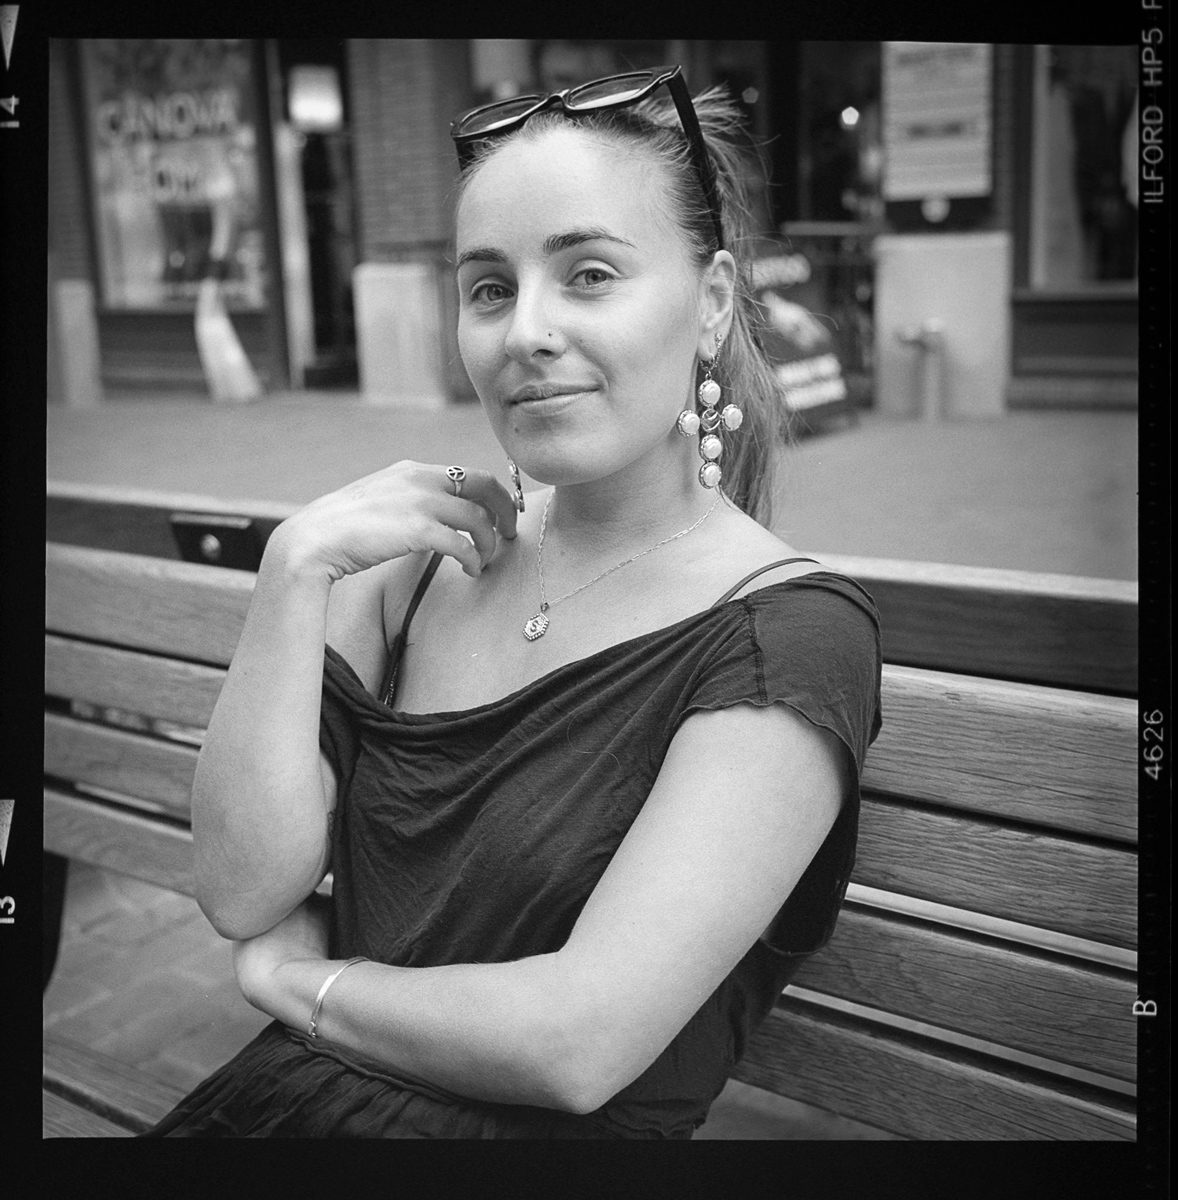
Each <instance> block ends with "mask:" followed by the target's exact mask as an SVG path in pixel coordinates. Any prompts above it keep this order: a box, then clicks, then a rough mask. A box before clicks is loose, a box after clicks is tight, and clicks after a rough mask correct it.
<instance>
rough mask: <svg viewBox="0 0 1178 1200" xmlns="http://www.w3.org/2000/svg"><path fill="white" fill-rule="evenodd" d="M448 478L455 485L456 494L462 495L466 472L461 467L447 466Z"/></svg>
mask: <svg viewBox="0 0 1178 1200" xmlns="http://www.w3.org/2000/svg"><path fill="white" fill-rule="evenodd" d="M446 478H447V479H448V480H449V481H450V482H451V483H452V484H453V485H454V495H455V496H461V495H462V483H463V480H465V479H466V472H465V471H464V470H463V469H462V468H461V467H447V468H446Z"/></svg>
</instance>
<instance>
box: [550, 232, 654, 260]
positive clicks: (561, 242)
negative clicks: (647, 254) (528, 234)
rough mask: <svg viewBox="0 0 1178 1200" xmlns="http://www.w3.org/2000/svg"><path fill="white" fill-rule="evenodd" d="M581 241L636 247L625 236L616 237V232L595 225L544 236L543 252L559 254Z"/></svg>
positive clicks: (632, 248)
mask: <svg viewBox="0 0 1178 1200" xmlns="http://www.w3.org/2000/svg"><path fill="white" fill-rule="evenodd" d="M582 242H616V243H617V244H618V245H619V246H629V247H630V249H631V250H634V249H636V247H635V245H634V243H633V242H628V241H627V240H626V239H625V238H622V237H618V236H617V234H613V233H610V232H609V231H608V230H606V229H601V228H599V227H597V226H589V227H588V228H586V229H570V230H569V231H568V233H554V234H553V235H552V236H551V237H547V238H545V239H544V253H545V254H559V253H560V251H561V250H570V249H572V248H573V247H574V246H579V245H580V244H581V243H582Z"/></svg>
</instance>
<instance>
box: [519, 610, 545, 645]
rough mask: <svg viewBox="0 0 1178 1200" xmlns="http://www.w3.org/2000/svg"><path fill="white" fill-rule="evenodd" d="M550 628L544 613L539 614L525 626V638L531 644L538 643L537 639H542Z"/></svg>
mask: <svg viewBox="0 0 1178 1200" xmlns="http://www.w3.org/2000/svg"><path fill="white" fill-rule="evenodd" d="M547 628H548V618H547V617H546V616H545V615H544V614H543V613H542V612H539V613H537V614H536V615H535V616H534V617H532V618H531V619H530V620H529V621H528V623H527V624H526V625H525V626H524V637H526V638H527V639H528V641H529V642H534V641H536V639H537V638H542V637H543V636H544V633H545V631H546V630H547Z"/></svg>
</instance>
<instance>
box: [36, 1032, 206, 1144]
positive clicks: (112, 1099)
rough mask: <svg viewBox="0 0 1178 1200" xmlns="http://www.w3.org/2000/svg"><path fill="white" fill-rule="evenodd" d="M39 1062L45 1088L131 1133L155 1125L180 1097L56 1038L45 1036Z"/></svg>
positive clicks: (158, 1082)
mask: <svg viewBox="0 0 1178 1200" xmlns="http://www.w3.org/2000/svg"><path fill="white" fill-rule="evenodd" d="M42 1063H43V1066H42V1082H43V1086H44V1090H45V1092H46V1093H48V1094H51V1095H55V1096H57V1097H60V1098H62V1099H65V1100H68V1101H69V1102H70V1103H71V1104H75V1105H78V1106H79V1107H81V1108H84V1109H87V1110H88V1111H90V1112H92V1113H96V1114H98V1115H99V1116H100V1117H104V1118H106V1119H108V1120H111V1121H114V1122H117V1123H118V1124H119V1125H122V1126H125V1127H126V1129H129V1130H131V1131H132V1132H134V1133H142V1132H143V1131H144V1130H145V1129H149V1128H150V1127H151V1126H152V1125H155V1124H156V1123H157V1122H158V1121H159V1120H160V1119H161V1118H162V1117H165V1116H166V1115H167V1114H168V1113H169V1112H171V1111H172V1109H173V1108H174V1107H175V1106H176V1104H177V1103H178V1102H179V1101H180V1100H182V1099H183V1098H184V1092H183V1090H182V1089H180V1088H178V1087H175V1086H174V1085H172V1084H170V1083H165V1082H163V1081H162V1080H159V1079H156V1078H154V1077H153V1076H151V1075H147V1074H145V1073H144V1072H143V1071H140V1070H138V1069H136V1068H135V1067H130V1066H127V1065H126V1064H124V1063H121V1062H118V1061H117V1060H115V1059H113V1058H110V1057H109V1056H107V1055H105V1054H99V1053H97V1052H96V1051H94V1050H89V1049H86V1048H85V1047H83V1046H78V1045H75V1044H74V1043H72V1042H66V1041H64V1040H63V1039H61V1038H46V1039H45V1041H44V1044H43V1052H42ZM124 1132H125V1130H124Z"/></svg>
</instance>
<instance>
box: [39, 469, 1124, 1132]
mask: <svg viewBox="0 0 1178 1200" xmlns="http://www.w3.org/2000/svg"><path fill="white" fill-rule="evenodd" d="M194 499H195V498H193V497H180V498H169V497H157V496H143V495H138V496H135V497H133V498H132V499H131V501H127V500H126V499H125V498H124V499H121V500H118V501H117V502H114V501H113V500H111V498H110V497H105V496H102V497H96V496H94V495H93V494H91V495H89V496H79V495H77V494H69V493H67V492H65V491H59V492H58V493H57V494H56V495H54V494H51V496H50V505H49V521H48V527H49V538H50V541H49V545H48V547H47V576H46V578H47V604H46V609H47V612H46V642H45V664H46V665H45V672H46V712H45V777H46V778H45V847H46V850H47V851H48V852H49V856H50V857H49V860H48V861H49V862H50V863H53V862H55V861H59V859H66V860H69V859H73V860H81V861H85V862H89V863H93V864H96V865H98V866H101V867H104V868H109V869H112V870H115V871H120V872H125V873H127V874H129V875H132V876H134V877H136V878H138V879H142V880H146V881H148V882H150V883H154V884H158V885H162V886H164V887H168V888H172V889H174V890H177V891H180V892H185V893H188V894H191V891H192V874H191V872H192V853H191V836H190V833H189V829H188V803H189V799H188V795H189V787H190V783H191V778H192V772H193V767H194V763H195V759H196V754H197V745H198V743H199V737H200V733H199V731H200V730H201V729H202V728H203V727H204V724H205V722H206V721H207V719H208V716H209V714H210V712H211V710H212V707H213V703H214V701H215V699H216V696H217V692H218V689H219V687H220V683H221V679H222V677H223V674H224V670H225V667H226V665H227V664H228V662H229V660H230V657H231V655H232V653H233V649H234V645H235V643H236V640H237V636H238V632H239V629H240V626H241V623H242V620H243V618H244V615H245V611H246V607H247V604H248V602H249V597H250V592H251V588H252V584H253V576H252V575H251V574H250V573H249V572H248V571H242V570H230V569H226V568H223V567H214V566H205V565H201V564H198V563H190V562H182V561H177V559H176V551H175V549H174V547H172V546H171V544H170V534H169V533H168V531H167V530H168V527H167V517H168V514H169V512H170V511H172V510H173V509H175V508H183V509H186V510H192V509H194V508H197V507H202V506H203V507H204V508H205V509H206V510H207V511H210V512H218V511H222V512H223V511H225V507H226V506H224V505H218V504H213V503H210V502H207V501H206V502H203V505H201V504H198V503H194ZM79 506H81V507H79ZM83 509H85V510H86V513H87V515H86V517H85V519H82V516H81V513H82V510H83ZM234 511H236V512H239V513H241V512H245V513H249V512H250V507H249V506H245V507H242V506H239V507H237V508H236V509H235V510H234ZM129 514H133V519H132V517H131V516H130V515H129ZM251 515H253V514H251ZM256 515H257V516H258V517H259V524H260V525H261V527H262V529H263V533H265V532H266V531H268V529H269V528H272V527H273V524H274V523H276V522H277V520H279V519H280V517H281V513H280V512H278V511H276V510H275V509H274V507H273V506H264V507H263V506H258V511H257V513H256ZM128 524H130V525H131V526H132V527H134V528H135V529H136V530H137V531H138V532H137V537H138V540H139V543H140V545H141V546H142V547H144V548H147V549H148V550H149V553H148V554H132V553H128V552H127V550H128V549H129V547H127V546H126V545H125V543H120V542H119V541H118V539H119V538H122V537H123V536H124V535H123V532H122V531H124V530H125V529H126V528H127V527H128ZM83 527H84V528H83ZM104 529H105V530H106V532H104ZM148 531H150V533H149V532H148ZM82 541H86V542H89V543H90V544H89V545H79V544H67V543H69V542H74V543H78V542H82ZM112 542H113V543H115V544H116V545H119V546H120V548H115V549H112V548H111V544H112ZM820 557H822V558H823V560H824V561H825V562H827V563H829V564H830V565H831V566H832V567H835V568H838V569H840V570H844V571H846V572H847V573H849V574H851V575H853V576H854V577H855V578H857V579H858V580H860V582H862V583H863V584H864V586H865V587H866V588H867V589H868V590H869V591H870V592H871V593H872V594H873V595H874V596H875V598H876V601H877V603H878V605H879V607H880V610H881V613H882V616H883V623H884V654H885V667H884V677H883V710H884V729H883V732H882V734H881V736H880V738H879V740H878V741H877V743H876V744H875V746H874V747H873V748H872V750H871V753H870V755H869V757H868V763H867V768H866V771H865V775H864V796H863V813H862V823H861V833H860V844H859V854H858V863H857V867H856V870H855V875H854V882H853V883H852V885H851V888H850V892H849V895H848V902H847V905H846V907H845V909H844V912H843V915H842V917H841V919H840V922H839V927H838V930H837V932H836V935H835V937H834V939H833V941H832V943H831V944H830V946H829V947H827V948H826V949H825V950H824V951H822V952H821V953H820V954H818V955H816V956H815V957H814V959H812V960H811V961H810V962H809V963H807V964H806V966H805V968H804V969H803V971H802V972H801V973H800V975H799V977H798V979H797V981H796V983H795V984H793V985H791V986H790V987H789V988H788V989H787V990H786V992H785V994H784V995H783V996H782V998H781V1001H780V1003H779V1005H778V1007H777V1008H776V1010H775V1011H774V1012H773V1013H772V1014H771V1016H770V1018H769V1019H768V1021H767V1022H766V1023H765V1025H764V1026H763V1027H762V1028H761V1030H760V1031H758V1033H757V1035H756V1036H755V1038H754V1039H753V1041H752V1044H751V1046H750V1048H749V1051H748V1054H747V1056H746V1057H745V1059H744V1060H743V1061H742V1062H741V1063H740V1064H739V1066H738V1068H737V1070H736V1072H735V1078H736V1079H737V1080H740V1081H742V1082H743V1083H745V1084H751V1085H753V1086H755V1087H757V1088H764V1089H767V1090H769V1091H771V1092H775V1093H778V1094H780V1095H784V1096H788V1097H792V1098H794V1099H797V1100H800V1101H803V1102H805V1103H807V1104H811V1105H817V1106H818V1107H820V1108H824V1109H828V1110H830V1111H832V1112H835V1113H839V1114H842V1115H844V1116H846V1117H849V1118H851V1119H853V1120H856V1121H860V1122H864V1123H867V1124H869V1125H872V1126H875V1127H877V1128H879V1129H882V1130H886V1131H889V1132H891V1133H893V1134H896V1135H899V1136H901V1137H904V1138H912V1139H1081V1140H1104V1139H1110V1140H1117V1139H1120V1140H1133V1139H1134V1137H1135V1116H1134V1112H1135V1104H1134V1092H1135V1039H1136V1033H1135V1028H1134V1017H1133V1016H1132V1008H1133V1003H1134V999H1135V988H1134V973H1135V966H1136V954H1135V948H1136V939H1137V931H1136V901H1137V884H1136V878H1137V875H1136V872H1137V858H1136V833H1137V817H1136V782H1137V777H1136V770H1137V759H1136V704H1135V702H1134V700H1133V698H1132V697H1133V693H1134V691H1135V688H1136V669H1135V664H1136V642H1137V635H1136V620H1137V600H1136V585H1134V584H1129V583H1121V582H1111V581H1093V580H1083V579H1077V578H1072V577H1062V576H1040V575H1027V574H1025V573H1021V572H1010V571H996V570H980V569H972V568H958V567H944V566H934V565H930V564H912V563H897V562H889V561H884V560H872V559H858V558H856V559H851V558H845V557H842V556H838V555H820ZM104 709H113V710H119V711H121V712H122V713H124V714H128V713H129V714H137V716H136V717H134V718H129V717H126V716H124V717H122V718H120V719H119V720H118V721H117V722H114V723H112V722H110V721H106V722H103V721H101V720H96V719H92V717H93V716H94V715H97V714H99V713H100V711H101V710H104ZM87 713H89V714H91V717H90V718H88V717H87V716H86V715H84V714H87ZM136 725H137V726H138V728H136V727H134V726H136ZM53 856H58V858H54V857H53ZM103 1070H104V1067H103V1064H102V1063H101V1061H99V1060H98V1058H96V1057H95V1056H92V1055H90V1056H88V1055H87V1054H86V1053H85V1052H84V1048H79V1047H74V1048H72V1049H71V1048H67V1049H66V1050H64V1051H63V1050H61V1049H60V1048H54V1049H52V1051H51V1052H48V1053H47V1056H46V1063H45V1079H46V1088H47V1091H48V1092H49V1094H50V1095H51V1096H52V1106H53V1113H52V1114H50V1113H49V1111H48V1109H47V1130H48V1129H49V1128H50V1124H49V1123H50V1120H52V1121H53V1122H54V1123H55V1127H56V1128H58V1129H61V1128H66V1127H71V1125H70V1123H71V1122H73V1127H76V1126H77V1125H78V1124H79V1123H84V1120H85V1117H84V1116H79V1115H78V1112H80V1113H82V1114H85V1113H90V1114H95V1115H97V1116H98V1117H99V1118H100V1119H101V1120H102V1121H105V1122H108V1123H111V1124H113V1125H114V1126H115V1127H116V1128H117V1129H128V1130H134V1129H136V1128H141V1127H143V1125H144V1124H145V1123H146V1122H147V1121H148V1120H149V1119H150V1117H151V1114H152V1113H153V1112H154V1113H155V1115H157V1116H158V1115H159V1114H161V1113H162V1112H163V1111H165V1110H166V1108H167V1107H168V1104H169V1103H170V1102H171V1099H174V1097H172V1098H169V1097H168V1096H166V1095H160V1094H159V1093H158V1092H157V1093H154V1094H153V1095H151V1096H149V1095H148V1093H150V1091H151V1089H150V1081H145V1082H144V1083H143V1085H142V1087H141V1088H140V1089H139V1090H138V1091H137V1090H136V1089H135V1088H134V1087H133V1086H132V1085H131V1083H130V1082H129V1079H128V1075H127V1072H126V1071H125V1070H124V1071H122V1073H121V1074H120V1071H119V1070H118V1069H115V1070H114V1078H115V1079H116V1081H118V1083H117V1087H115V1088H114V1089H113V1092H112V1095H111V1096H109V1097H107V1101H106V1103H105V1107H103V1106H102V1105H98V1104H96V1102H95V1099H94V1097H95V1095H96V1094H100V1093H101V1088H100V1087H99V1085H98V1084H97V1083H96V1082H95V1081H96V1080H97V1079H98V1078H99V1077H100V1076H101V1074H102V1071H103ZM120 1088H121V1089H122V1090H121V1091H120V1090H119V1089H120ZM127 1093H130V1095H131V1096H132V1097H140V1099H139V1100H136V1101H135V1103H133V1104H130V1105H129V1107H128V1106H127V1104H128V1101H127ZM120 1096H121V1097H122V1100H119V1099H118V1097H120ZM144 1097H146V1098H144ZM120 1103H123V1104H124V1107H123V1108H121V1109H120V1108H119V1104H120ZM152 1103H156V1104H157V1108H155V1109H153V1108H151V1104H152ZM67 1109H68V1110H69V1111H68V1112H67V1111H66V1110H67ZM75 1110H76V1111H75ZM71 1114H72V1115H71ZM67 1118H68V1119H67Z"/></svg>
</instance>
